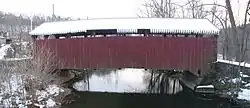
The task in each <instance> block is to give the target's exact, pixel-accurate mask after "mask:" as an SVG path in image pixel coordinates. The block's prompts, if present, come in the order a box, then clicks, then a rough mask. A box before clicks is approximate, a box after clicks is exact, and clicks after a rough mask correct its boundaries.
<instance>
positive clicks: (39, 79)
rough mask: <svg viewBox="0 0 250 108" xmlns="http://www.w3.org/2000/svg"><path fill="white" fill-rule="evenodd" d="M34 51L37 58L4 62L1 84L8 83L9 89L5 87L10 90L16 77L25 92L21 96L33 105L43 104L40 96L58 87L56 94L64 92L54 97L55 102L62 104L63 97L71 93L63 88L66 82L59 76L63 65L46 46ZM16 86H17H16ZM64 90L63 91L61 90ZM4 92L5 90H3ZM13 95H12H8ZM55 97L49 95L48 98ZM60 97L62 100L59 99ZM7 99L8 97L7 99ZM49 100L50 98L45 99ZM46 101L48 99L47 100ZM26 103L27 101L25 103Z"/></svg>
mask: <svg viewBox="0 0 250 108" xmlns="http://www.w3.org/2000/svg"><path fill="white" fill-rule="evenodd" d="M34 49H35V50H34V51H32V52H33V53H35V56H34V57H33V58H31V59H25V60H13V61H4V62H2V65H1V71H2V72H1V75H0V77H1V82H5V83H7V84H8V85H7V86H9V87H6V86H4V87H5V90H6V88H7V89H10V88H11V87H12V86H13V83H12V82H11V80H13V78H12V79H11V77H16V78H18V79H16V83H17V84H20V87H19V88H20V89H22V90H20V91H18V92H23V93H19V94H23V95H24V96H23V98H25V100H29V101H31V102H32V103H39V104H42V103H41V102H40V101H39V100H38V98H41V96H40V95H39V94H38V92H39V91H40V92H41V93H42V92H44V93H48V94H49V92H50V91H49V90H48V88H49V87H51V85H56V86H58V88H60V89H58V90H57V91H56V92H62V93H60V94H58V95H56V96H52V97H54V98H53V99H55V100H54V101H55V102H58V103H60V101H61V97H65V96H66V95H68V94H69V93H70V90H69V89H67V90H66V89H65V88H63V89H62V88H61V87H60V86H61V84H62V83H63V82H64V79H63V78H62V77H60V76H58V74H57V73H58V72H59V71H58V69H59V68H60V67H61V66H63V65H62V63H61V62H60V61H59V60H58V59H57V57H56V55H55V54H54V53H53V52H52V51H51V50H50V49H48V48H46V47H45V46H39V48H34ZM14 85H15V84H14ZM61 89H62V90H61ZM2 90H3V89H2ZM8 95H11V94H8ZM50 95H53V94H49V95H48V96H50ZM59 97H60V98H59ZM6 98H7V97H6ZM44 98H49V97H44ZM45 100H46V99H45ZM25 102H26V101H25Z"/></svg>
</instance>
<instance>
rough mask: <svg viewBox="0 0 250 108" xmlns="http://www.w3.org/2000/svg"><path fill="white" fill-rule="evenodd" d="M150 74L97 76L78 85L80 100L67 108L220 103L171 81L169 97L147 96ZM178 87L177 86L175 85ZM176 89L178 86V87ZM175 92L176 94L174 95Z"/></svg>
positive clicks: (209, 106) (208, 107) (184, 107)
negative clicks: (205, 98)
mask: <svg viewBox="0 0 250 108" xmlns="http://www.w3.org/2000/svg"><path fill="white" fill-rule="evenodd" d="M149 77H150V73H149V72H148V71H145V70H144V69H122V70H116V71H109V72H105V73H101V74H100V72H99V73H98V72H97V73H94V74H92V75H90V77H89V86H88V85H87V83H86V81H85V80H83V81H80V82H77V83H75V84H74V86H73V87H74V88H75V89H76V90H77V92H76V93H75V94H76V95H77V97H78V98H76V101H75V102H74V103H72V104H70V105H68V106H66V107H67V108H130V107H131V108H132V107H135V108H154V107H155V108H217V101H218V100H199V99H197V98H196V97H195V96H194V94H193V92H192V91H190V90H189V89H187V88H186V87H185V86H182V85H180V84H179V82H178V81H174V82H173V80H172V79H169V82H168V83H169V84H168V88H167V89H168V90H167V93H164V94H159V93H151V94H148V93H146V91H147V89H148V84H149V81H148V80H149V79H148V78H149ZM174 83H175V84H174ZM174 85H175V86H174ZM173 90H174V92H172V91H173Z"/></svg>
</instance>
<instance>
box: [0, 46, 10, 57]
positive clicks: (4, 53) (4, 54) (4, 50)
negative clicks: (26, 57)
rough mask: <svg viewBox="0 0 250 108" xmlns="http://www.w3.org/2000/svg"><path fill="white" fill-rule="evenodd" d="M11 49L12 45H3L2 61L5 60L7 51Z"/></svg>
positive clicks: (1, 49)
mask: <svg viewBox="0 0 250 108" xmlns="http://www.w3.org/2000/svg"><path fill="white" fill-rule="evenodd" d="M10 48H11V46H10V44H8V45H2V47H1V48H0V59H4V57H5V56H6V54H7V50H8V49H10Z"/></svg>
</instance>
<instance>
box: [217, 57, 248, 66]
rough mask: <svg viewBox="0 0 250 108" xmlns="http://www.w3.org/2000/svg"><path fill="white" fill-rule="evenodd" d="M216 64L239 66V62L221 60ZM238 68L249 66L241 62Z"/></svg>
mask: <svg viewBox="0 0 250 108" xmlns="http://www.w3.org/2000/svg"><path fill="white" fill-rule="evenodd" d="M217 62H221V63H228V64H232V65H239V62H235V61H229V60H222V59H217ZM240 66H243V67H248V68H250V64H249V63H245V62H241V63H240Z"/></svg>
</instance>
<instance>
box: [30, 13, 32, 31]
mask: <svg viewBox="0 0 250 108" xmlns="http://www.w3.org/2000/svg"><path fill="white" fill-rule="evenodd" d="M32 30H33V15H31V17H30V31H32Z"/></svg>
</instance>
